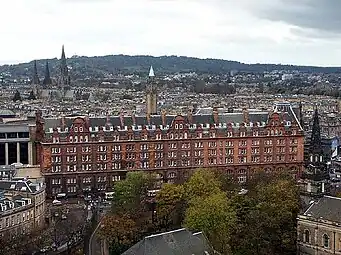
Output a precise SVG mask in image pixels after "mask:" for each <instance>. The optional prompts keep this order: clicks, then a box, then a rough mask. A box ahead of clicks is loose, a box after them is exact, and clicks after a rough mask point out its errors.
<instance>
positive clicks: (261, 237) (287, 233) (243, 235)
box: [230, 173, 300, 255]
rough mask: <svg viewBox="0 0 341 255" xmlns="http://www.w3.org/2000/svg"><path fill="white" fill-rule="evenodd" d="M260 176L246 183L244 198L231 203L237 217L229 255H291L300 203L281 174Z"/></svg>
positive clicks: (291, 183) (288, 179)
mask: <svg viewBox="0 0 341 255" xmlns="http://www.w3.org/2000/svg"><path fill="white" fill-rule="evenodd" d="M263 174H264V173H260V175H258V176H256V177H255V178H254V180H253V181H252V182H251V183H250V184H249V188H250V190H249V192H248V193H247V194H246V195H238V194H235V196H234V197H232V198H231V200H230V201H231V205H232V206H233V208H234V210H235V212H236V214H237V224H236V225H235V226H234V235H233V236H232V239H231V243H233V244H234V245H233V246H232V253H233V254H243V255H253V254H259V255H261V254H294V253H295V251H296V245H295V242H296V217H297V214H298V210H299V201H300V200H299V192H298V189H297V186H296V183H295V181H294V180H293V179H292V178H291V177H290V176H287V175H284V174H282V173H275V174H267V175H263ZM257 179H258V180H257Z"/></svg>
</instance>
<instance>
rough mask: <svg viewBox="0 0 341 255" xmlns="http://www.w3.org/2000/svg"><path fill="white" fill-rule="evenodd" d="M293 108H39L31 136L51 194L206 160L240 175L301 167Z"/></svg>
mask: <svg viewBox="0 0 341 255" xmlns="http://www.w3.org/2000/svg"><path fill="white" fill-rule="evenodd" d="M297 109H298V108H293V107H292V106H291V105H290V104H289V103H281V104H277V105H275V106H274V109H273V110H272V111H270V112H259V111H249V110H247V109H244V110H243V111H240V112H234V113H222V112H220V111H219V109H217V108H213V109H212V112H211V113H207V114H200V115H198V114H193V113H192V112H191V111H189V112H188V114H187V115H186V116H182V115H167V114H166V112H165V111H162V112H161V114H159V115H150V114H147V116H135V115H133V114H131V115H130V116H127V115H125V114H123V112H122V113H121V114H120V115H119V116H106V117H102V118H100V117H97V118H93V117H88V116H85V117H84V116H83V117H72V118H71V117H61V118H45V119H44V118H43V117H42V114H41V112H37V114H36V127H35V133H34V134H33V135H32V136H34V137H35V146H36V150H37V155H38V156H37V161H38V163H39V164H40V166H41V171H42V174H43V175H44V177H45V182H46V193H47V195H48V196H49V197H53V196H55V195H56V194H58V193H66V194H67V195H68V196H80V195H82V194H84V191H95V192H106V191H111V190H112V188H113V185H114V183H115V182H116V181H119V180H121V179H123V178H125V175H126V173H127V172H129V171H144V172H147V173H153V174H156V175H157V178H158V179H159V183H162V182H183V181H184V180H186V179H187V178H188V177H189V176H190V175H191V173H192V171H194V170H195V169H198V168H211V169H215V170H217V171H222V172H224V173H226V174H227V175H229V176H230V177H231V178H233V179H234V180H235V181H237V182H239V183H243V182H246V181H247V180H248V178H250V177H251V176H252V175H253V174H254V173H255V172H257V171H259V170H264V171H266V172H272V171H279V170H285V171H287V172H290V173H292V174H293V175H298V174H300V173H301V171H302V170H303V166H304V147H303V146H304V135H303V130H302V127H301V125H300V121H299V119H298V117H297V116H299V115H298V112H297Z"/></svg>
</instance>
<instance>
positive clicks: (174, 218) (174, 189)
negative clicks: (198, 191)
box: [155, 183, 185, 229]
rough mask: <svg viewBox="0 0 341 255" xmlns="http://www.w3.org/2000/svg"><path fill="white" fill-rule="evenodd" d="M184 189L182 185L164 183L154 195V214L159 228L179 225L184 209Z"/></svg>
mask: <svg viewBox="0 0 341 255" xmlns="http://www.w3.org/2000/svg"><path fill="white" fill-rule="evenodd" d="M184 195H185V189H184V187H183V186H182V185H176V184H169V183H165V184H164V185H163V186H162V189H161V190H160V191H159V192H158V193H157V195H156V198H155V200H156V205H157V206H156V214H157V221H158V225H159V227H160V228H165V229H168V228H170V227H174V226H180V224H181V220H182V215H183V211H184Z"/></svg>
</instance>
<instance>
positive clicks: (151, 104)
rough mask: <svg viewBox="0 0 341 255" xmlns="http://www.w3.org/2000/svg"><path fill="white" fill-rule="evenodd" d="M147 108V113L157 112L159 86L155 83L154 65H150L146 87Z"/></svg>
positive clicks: (154, 113)
mask: <svg viewBox="0 0 341 255" xmlns="http://www.w3.org/2000/svg"><path fill="white" fill-rule="evenodd" d="M146 104H147V105H146V108H147V115H148V116H150V115H156V114H157V88H156V84H155V75H154V70H153V66H151V67H150V71H149V79H148V83H147V87H146Z"/></svg>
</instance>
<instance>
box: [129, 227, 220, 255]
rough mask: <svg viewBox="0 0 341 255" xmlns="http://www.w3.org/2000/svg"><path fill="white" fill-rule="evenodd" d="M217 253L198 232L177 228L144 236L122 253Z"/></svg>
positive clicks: (185, 254)
mask: <svg viewBox="0 0 341 255" xmlns="http://www.w3.org/2000/svg"><path fill="white" fill-rule="evenodd" d="M212 254H217V253H216V252H215V251H214V250H213V249H212V248H211V247H210V245H209V244H208V241H207V239H206V237H205V236H204V235H203V234H202V233H201V232H200V233H196V234H193V233H191V232H190V231H188V230H186V229H184V228H183V229H178V230H173V231H170V232H165V233H161V234H157V235H151V236H147V237H145V238H144V239H143V240H142V241H140V242H138V243H137V244H135V245H134V246H132V247H131V248H130V249H129V250H127V251H126V252H124V253H122V255H212Z"/></svg>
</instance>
